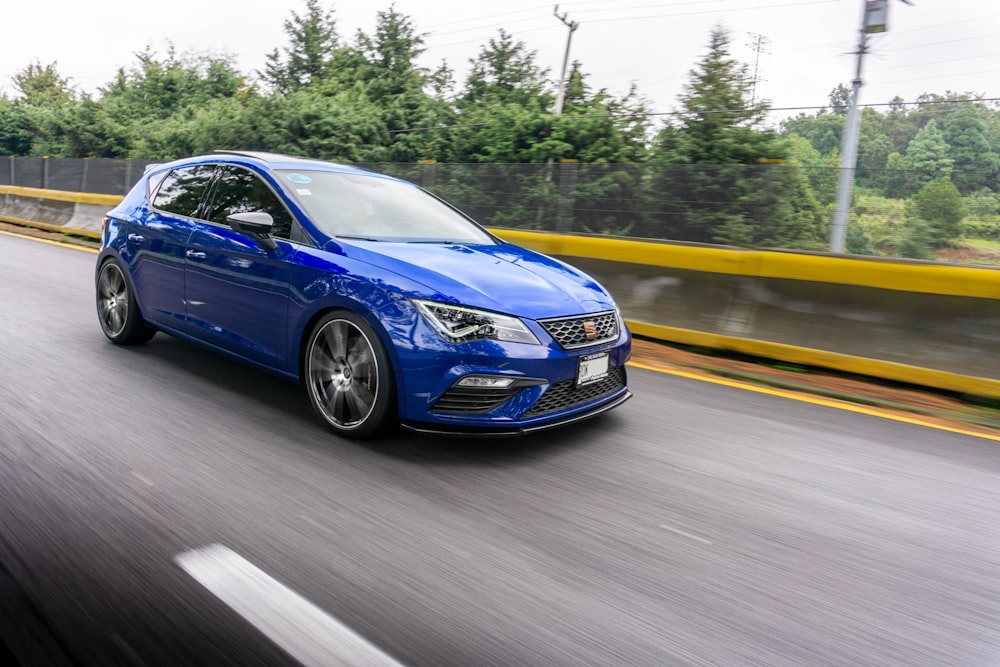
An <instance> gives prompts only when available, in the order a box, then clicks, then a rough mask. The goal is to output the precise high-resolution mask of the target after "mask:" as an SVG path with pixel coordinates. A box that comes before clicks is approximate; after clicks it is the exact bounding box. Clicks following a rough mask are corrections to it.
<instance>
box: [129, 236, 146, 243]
mask: <svg viewBox="0 0 1000 667" xmlns="http://www.w3.org/2000/svg"><path fill="white" fill-rule="evenodd" d="M128 240H129V241H131V242H132V243H142V242H143V241H145V240H146V239H144V238H143V237H141V236H139V235H138V234H129V235H128Z"/></svg>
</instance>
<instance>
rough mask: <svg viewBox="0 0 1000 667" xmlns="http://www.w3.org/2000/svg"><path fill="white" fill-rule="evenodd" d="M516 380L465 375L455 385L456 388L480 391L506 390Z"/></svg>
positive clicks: (491, 376)
mask: <svg viewBox="0 0 1000 667" xmlns="http://www.w3.org/2000/svg"><path fill="white" fill-rule="evenodd" d="M516 379H517V378H510V377H501V376H497V375H466V376H465V377H464V378H462V379H461V380H459V381H458V382H456V383H455V386H456V387H478V388H482V389H506V388H507V387H509V386H511V385H512V384H514V381H515V380H516Z"/></svg>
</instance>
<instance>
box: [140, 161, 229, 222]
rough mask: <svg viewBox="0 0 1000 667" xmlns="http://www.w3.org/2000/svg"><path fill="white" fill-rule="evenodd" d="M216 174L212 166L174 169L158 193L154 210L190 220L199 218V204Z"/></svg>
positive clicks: (154, 202)
mask: <svg viewBox="0 0 1000 667" xmlns="http://www.w3.org/2000/svg"><path fill="white" fill-rule="evenodd" d="M214 173H215V167H214V166H212V165H197V166H194V167H183V168H181V169H174V170H173V171H171V172H170V174H169V175H168V176H167V177H166V178H165V179H163V182H162V183H161V184H160V188H159V189H158V190H157V191H156V197H154V198H153V208H158V209H160V210H161V211H167V212H168V213H176V214H178V215H186V216H188V217H190V218H196V217H198V204H199V203H200V202H201V200H202V197H203V196H204V195H205V190H206V189H208V185H209V183H211V182H212V174H214Z"/></svg>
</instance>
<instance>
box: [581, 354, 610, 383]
mask: <svg viewBox="0 0 1000 667" xmlns="http://www.w3.org/2000/svg"><path fill="white" fill-rule="evenodd" d="M608 360H609V356H608V353H607V352H598V353H596V354H588V355H586V356H583V357H580V363H579V365H578V366H577V369H576V386H577V387H579V386H581V385H585V384H590V383H591V382H597V381H598V380H603V379H604V378H606V377H607V376H608Z"/></svg>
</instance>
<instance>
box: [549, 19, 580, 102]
mask: <svg viewBox="0 0 1000 667" xmlns="http://www.w3.org/2000/svg"><path fill="white" fill-rule="evenodd" d="M552 14H553V15H554V16H555V17H556V18H557V19H559V20H560V21H562V22H563V24H564V25H565V26H566V27H567V28H569V34H568V35H567V36H566V53H565V54H564V55H563V64H562V74H561V75H560V76H559V92H558V93H557V94H556V115H557V116H558V115H560V114H561V113H562V110H563V103H564V102H565V101H566V68H567V67H569V45H570V44H571V43H572V42H573V33H574V32H576V29H577V28H579V27H580V24H579V23H577V22H576V21H570V20H569V14H567V13H566V12H563V15H562V16H559V5H556V6H555V8H554V9H553V10H552Z"/></svg>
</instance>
